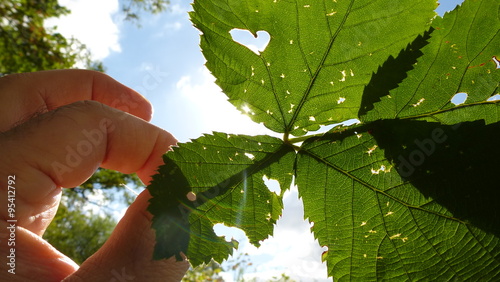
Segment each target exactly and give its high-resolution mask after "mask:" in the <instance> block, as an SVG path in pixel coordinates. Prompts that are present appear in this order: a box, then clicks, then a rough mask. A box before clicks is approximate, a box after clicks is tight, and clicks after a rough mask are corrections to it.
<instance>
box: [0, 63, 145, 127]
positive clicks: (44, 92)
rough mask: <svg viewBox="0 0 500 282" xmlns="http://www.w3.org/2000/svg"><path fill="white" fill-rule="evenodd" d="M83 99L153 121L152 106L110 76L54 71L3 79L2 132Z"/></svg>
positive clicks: (0, 94) (0, 93)
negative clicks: (36, 116) (38, 115)
mask: <svg viewBox="0 0 500 282" xmlns="http://www.w3.org/2000/svg"><path fill="white" fill-rule="evenodd" d="M82 100H94V101H97V102H100V103H103V104H106V105H108V106H110V107H113V108H115V109H118V110H121V111H124V112H128V113H130V114H132V115H134V116H137V117H139V118H141V119H144V120H147V121H149V120H151V117H152V114H153V109H152V107H151V104H150V103H149V102H148V101H147V100H146V99H145V98H144V97H143V96H141V95H140V94H139V93H137V92H135V91H134V90H132V89H130V88H128V87H126V86H125V85H123V84H121V83H119V82H117V81H116V80H114V79H113V78H111V77H109V76H108V75H106V74H103V73H100V72H97V71H89V70H52V71H41V72H34V73H22V74H13V75H8V76H5V77H2V78H0V105H2V106H3V108H2V111H0V132H4V131H6V130H8V129H10V128H12V127H13V126H15V125H17V124H20V123H22V122H24V121H25V120H27V119H29V118H31V117H32V116H34V115H36V114H43V113H45V112H48V111H51V110H54V109H56V108H59V107H61V106H64V105H68V104H71V103H74V102H77V101H82Z"/></svg>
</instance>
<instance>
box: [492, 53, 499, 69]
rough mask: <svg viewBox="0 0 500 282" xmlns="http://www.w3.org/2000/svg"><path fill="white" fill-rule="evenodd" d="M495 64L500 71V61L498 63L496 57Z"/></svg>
mask: <svg viewBox="0 0 500 282" xmlns="http://www.w3.org/2000/svg"><path fill="white" fill-rule="evenodd" d="M492 59H493V62H495V64H496V65H497V69H500V61H498V58H497V57H496V56H493V58H492Z"/></svg>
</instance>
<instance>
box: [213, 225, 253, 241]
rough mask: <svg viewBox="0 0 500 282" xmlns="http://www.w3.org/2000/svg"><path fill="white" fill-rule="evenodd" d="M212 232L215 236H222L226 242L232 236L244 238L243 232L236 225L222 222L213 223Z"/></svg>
mask: <svg viewBox="0 0 500 282" xmlns="http://www.w3.org/2000/svg"><path fill="white" fill-rule="evenodd" d="M214 232H215V234H216V235H217V236H223V237H224V238H225V240H226V241H227V242H231V240H232V239H234V238H246V235H245V232H244V231H243V230H241V229H239V228H236V227H228V226H225V225H224V224H222V223H217V224H215V225H214Z"/></svg>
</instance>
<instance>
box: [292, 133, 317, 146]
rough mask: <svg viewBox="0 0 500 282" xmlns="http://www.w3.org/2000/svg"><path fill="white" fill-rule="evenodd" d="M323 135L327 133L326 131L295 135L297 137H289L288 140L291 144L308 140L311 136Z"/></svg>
mask: <svg viewBox="0 0 500 282" xmlns="http://www.w3.org/2000/svg"><path fill="white" fill-rule="evenodd" d="M323 135H325V132H323V133H317V134H312V135H304V136H300V137H295V138H289V139H288V140H287V141H288V143H290V144H296V143H299V142H304V141H306V140H307V139H309V138H312V137H318V136H323Z"/></svg>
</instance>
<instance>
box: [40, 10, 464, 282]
mask: <svg viewBox="0 0 500 282" xmlns="http://www.w3.org/2000/svg"><path fill="white" fill-rule="evenodd" d="M461 2H462V1H461V0H441V5H440V6H439V8H438V10H437V11H438V13H439V14H441V15H442V14H443V13H444V11H447V10H451V9H453V8H454V7H455V6H456V5H457V4H459V3H461ZM59 3H60V4H61V5H63V6H66V7H67V8H69V9H70V10H71V11H72V12H71V14H70V15H68V16H65V17H63V18H59V19H54V20H50V21H48V22H47V25H48V26H57V30H58V31H59V32H61V33H62V34H63V35H65V36H66V37H70V36H74V37H76V38H77V39H79V40H80V41H81V42H82V43H84V44H86V45H87V47H88V48H89V49H90V51H91V52H92V56H93V58H94V59H96V60H101V61H102V62H103V64H104V66H105V67H106V73H107V74H109V75H110V76H112V77H113V78H115V79H116V80H118V81H120V82H121V83H123V84H125V85H127V86H129V87H131V88H133V89H135V90H137V91H138V92H140V93H141V94H142V95H144V96H145V97H146V98H147V99H148V100H149V101H151V103H152V104H153V107H154V109H155V113H154V117H153V120H152V123H153V124H155V125H157V126H159V127H161V128H164V129H165V130H167V131H169V132H171V133H172V134H173V135H174V136H176V138H177V139H178V140H179V141H180V142H187V141H189V140H190V139H195V138H197V137H199V136H201V135H202V134H205V133H210V132H212V131H221V132H227V133H237V134H249V135H260V134H271V135H272V134H273V133H272V132H270V131H269V130H267V129H266V128H264V127H263V126H262V125H258V124H256V123H254V122H252V121H251V120H250V118H248V117H247V116H244V115H242V114H240V112H239V111H237V110H236V109H235V108H234V107H233V106H232V105H231V104H230V103H229V102H227V98H226V96H225V95H224V94H223V93H221V91H220V89H219V88H218V86H217V85H216V84H215V83H214V78H213V77H212V76H211V75H210V73H209V71H208V70H207V69H206V68H205V67H204V63H205V60H204V58H203V55H202V54H201V51H200V48H199V34H200V33H199V31H198V30H196V29H195V28H194V27H193V26H192V24H191V23H190V21H189V16H188V14H187V12H188V11H190V10H191V6H190V4H189V3H188V1H185V0H184V1H182V0H171V5H170V8H169V11H168V12H165V13H162V14H160V15H150V14H145V15H143V16H142V18H141V19H140V25H141V27H138V26H137V25H136V24H133V23H130V22H124V21H123V15H122V14H120V11H119V7H120V6H119V5H120V4H119V2H118V0H106V1H102V0H60V1H59ZM89 15H90V16H89ZM233 36H234V37H235V38H236V40H237V41H238V42H240V43H243V44H245V45H246V46H247V47H249V48H251V49H253V50H263V49H264V48H265V46H266V43H267V42H268V40H269V36H266V34H262V35H260V34H259V38H258V40H255V39H254V38H252V36H249V34H245V33H244V32H241V33H240V34H233ZM284 204H285V209H284V211H283V216H282V217H281V218H280V220H279V221H278V224H277V226H276V228H275V231H274V235H273V236H272V237H271V238H270V239H268V240H266V241H264V242H262V245H261V247H260V248H255V247H253V246H252V245H250V244H249V243H248V240H247V239H246V237H245V235H244V233H243V232H242V231H240V230H236V229H235V228H225V227H223V226H222V227H221V226H217V229H216V232H217V233H218V234H219V235H228V236H232V237H234V238H235V239H236V240H238V241H240V250H239V252H238V253H248V254H249V255H250V260H251V261H252V262H253V265H252V266H250V267H249V268H248V269H247V270H246V271H247V273H248V277H252V275H253V276H256V277H258V278H261V279H266V278H267V279H269V278H271V277H272V276H281V273H285V274H286V275H288V276H290V277H291V278H293V279H295V280H299V281H332V280H331V279H328V278H327V272H326V265H325V264H324V263H322V262H321V259H320V258H321V253H322V252H323V251H324V250H323V249H322V248H321V247H319V245H318V243H317V241H315V240H314V237H313V235H312V234H311V233H310V232H309V228H310V224H309V223H308V222H307V221H305V220H304V219H303V217H304V215H303V206H302V203H301V202H300V200H299V199H298V196H297V191H296V189H294V188H292V189H291V190H290V191H289V192H286V193H285V196H284ZM238 253H236V254H238ZM252 273H253V274H252ZM225 279H226V281H231V276H230V275H227V276H226V277H225ZM262 281H264V280H262Z"/></svg>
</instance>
